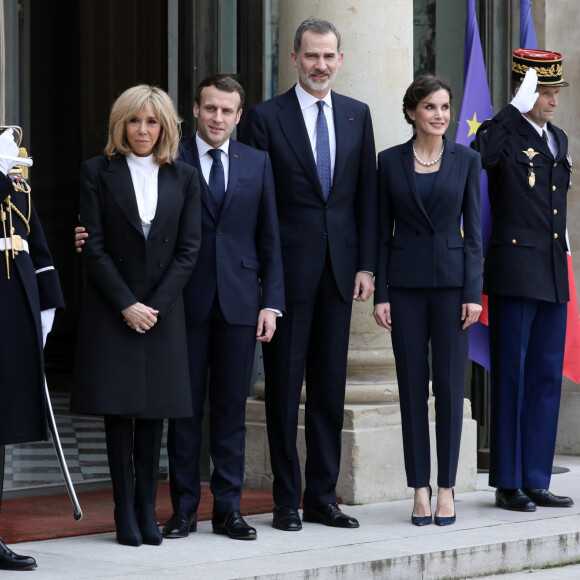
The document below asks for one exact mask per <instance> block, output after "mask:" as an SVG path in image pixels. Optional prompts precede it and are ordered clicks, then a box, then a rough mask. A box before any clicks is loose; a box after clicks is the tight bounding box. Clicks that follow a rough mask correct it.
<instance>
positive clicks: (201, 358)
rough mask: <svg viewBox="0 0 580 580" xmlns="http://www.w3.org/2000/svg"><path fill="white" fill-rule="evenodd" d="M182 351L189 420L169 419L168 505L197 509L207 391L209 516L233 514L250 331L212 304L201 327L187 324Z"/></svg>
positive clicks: (240, 476) (238, 492)
mask: <svg viewBox="0 0 580 580" xmlns="http://www.w3.org/2000/svg"><path fill="white" fill-rule="evenodd" d="M256 323H257V320H256ZM187 348H188V353H189V375H190V381H191V395H192V403H193V416H192V417H187V418H183V419H171V420H170V421H169V430H168V438H167V453H168V458H169V477H170V493H171V503H172V505H173V509H174V510H185V511H193V512H195V511H197V508H198V505H199V501H200V497H201V485H200V474H199V458H200V453H201V442H202V429H201V426H202V420H203V410H204V401H205V396H206V392H208V391H209V407H210V411H209V412H210V454H211V459H212V463H213V472H212V475H211V482H210V485H211V491H212V494H213V497H214V503H213V512H214V513H215V514H218V513H224V512H227V511H231V510H239V509H240V499H241V497H242V484H243V481H244V454H245V445H246V439H245V438H246V400H247V398H248V391H249V386H250V381H251V378H252V369H253V365H254V352H255V349H256V327H255V326H236V325H233V324H229V323H228V322H227V321H226V320H225V318H224V316H223V314H222V311H221V308H220V306H219V303H218V301H217V300H215V301H214V304H213V307H212V310H211V312H210V314H209V316H208V318H207V319H206V321H205V322H204V323H202V324H199V325H189V326H187ZM208 372H209V386H208Z"/></svg>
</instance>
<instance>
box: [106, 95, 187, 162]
mask: <svg viewBox="0 0 580 580" xmlns="http://www.w3.org/2000/svg"><path fill="white" fill-rule="evenodd" d="M147 105H150V106H151V108H152V109H153V110H154V111H155V115H156V116H157V118H158V119H159V123H160V124H161V132H160V133H159V139H158V140H157V143H155V146H154V147H153V159H154V160H155V162H156V163H157V164H158V165H163V164H164V163H173V161H174V160H175V159H177V156H178V154H179V152H178V147H179V140H180V137H181V119H180V117H179V115H178V114H177V111H176V110H175V106H174V105H173V101H172V100H171V98H170V97H169V95H168V94H167V93H166V92H165V91H164V90H162V89H160V88H159V87H153V86H150V85H137V86H135V87H131V88H130V89H127V90H126V91H124V92H123V93H121V95H119V97H118V98H117V100H116V101H115V102H114V103H113V106H112V107H111V114H110V116H109V139H108V141H107V146H106V147H105V154H106V155H107V157H109V159H110V158H111V157H113V156H114V155H116V154H117V153H120V154H121V155H128V154H129V153H131V147H130V145H129V142H128V140H127V134H126V132H125V124H126V123H127V122H128V121H129V120H130V119H131V118H132V117H134V116H135V115H136V114H137V113H138V112H139V111H140V110H141V109H142V108H143V107H146V106H147Z"/></svg>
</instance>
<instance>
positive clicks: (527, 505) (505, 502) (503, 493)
mask: <svg viewBox="0 0 580 580" xmlns="http://www.w3.org/2000/svg"><path fill="white" fill-rule="evenodd" d="M495 505H496V506H498V507H501V508H503V509H504V510H512V511H515V512H535V511H536V504H535V503H534V502H533V501H532V500H531V499H530V498H529V497H528V496H527V495H526V494H525V493H524V492H523V491H522V490H521V489H496V490H495Z"/></svg>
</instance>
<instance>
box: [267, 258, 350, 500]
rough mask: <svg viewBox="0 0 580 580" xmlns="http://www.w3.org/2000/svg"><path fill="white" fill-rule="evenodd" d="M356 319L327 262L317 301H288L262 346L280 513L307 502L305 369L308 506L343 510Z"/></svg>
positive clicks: (272, 458)
mask: <svg viewBox="0 0 580 580" xmlns="http://www.w3.org/2000/svg"><path fill="white" fill-rule="evenodd" d="M353 288H354V278H353ZM351 312H352V302H345V301H344V300H343V299H342V297H341V296H340V293H339V291H338V288H337V286H336V282H335V280H334V275H333V273H332V267H331V265H330V259H329V257H327V259H326V263H325V266H324V269H323V272H322V275H321V277H320V280H319V283H318V286H317V290H316V293H315V294H314V295H313V296H312V297H311V299H309V300H305V301H304V302H300V303H293V304H292V303H290V304H289V303H288V301H287V302H286V311H285V313H284V316H283V317H282V318H279V319H278V324H277V329H276V334H275V335H274V338H273V340H272V342H270V343H268V344H263V345H262V351H263V354H264V370H265V372H266V421H267V428H268V443H269V446H270V461H271V464H272V471H273V473H274V484H273V494H274V502H275V503H276V505H282V506H289V507H298V505H299V504H300V499H301V495H302V480H301V474H300V462H299V459H298V451H297V448H296V436H297V433H298V408H299V405H300V393H301V391H302V384H303V381H304V368H305V366H306V405H305V419H304V423H305V437H306V450H307V454H306V466H305V474H304V475H305V479H306V488H305V490H304V505H305V506H306V505H308V506H321V505H326V504H329V503H336V482H337V480H338V474H339V471H340V456H341V450H342V447H341V443H342V441H341V433H342V424H343V419H344V397H345V388H346V361H347V356H348V337H349V332H350V318H351Z"/></svg>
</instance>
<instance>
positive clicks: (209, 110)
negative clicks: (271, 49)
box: [163, 75, 284, 539]
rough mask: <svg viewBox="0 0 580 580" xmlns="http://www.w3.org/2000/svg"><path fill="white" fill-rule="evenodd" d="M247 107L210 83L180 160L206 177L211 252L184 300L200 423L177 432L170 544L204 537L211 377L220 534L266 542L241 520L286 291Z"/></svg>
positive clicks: (231, 91) (266, 164)
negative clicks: (267, 357)
mask: <svg viewBox="0 0 580 580" xmlns="http://www.w3.org/2000/svg"><path fill="white" fill-rule="evenodd" d="M243 102H244V90H243V88H242V87H241V85H240V84H239V83H237V82H236V81H235V80H233V79H232V78H230V77H227V76H225V75H217V76H214V77H210V78H208V79H205V80H204V81H202V82H201V84H200V85H199V87H198V88H197V93H196V97H195V103H194V108H193V111H194V116H195V117H196V119H197V121H198V129H197V134H196V135H195V137H193V138H191V139H190V140H189V141H186V142H185V143H183V144H182V147H181V156H180V158H181V159H182V160H184V161H186V162H187V163H190V164H192V165H194V166H195V167H197V170H198V172H199V174H200V176H201V182H202V183H201V184H202V192H201V198H202V245H201V250H200V253H199V257H198V262H197V264H196V268H195V269H194V271H193V274H192V277H191V280H190V282H189V283H188V285H187V286H186V288H185V290H184V299H185V304H186V311H185V316H186V323H187V345H188V350H189V372H190V378H191V390H192V399H193V410H194V414H193V417H190V418H187V419H179V420H176V421H171V422H170V424H169V436H168V454H169V470H170V484H171V500H172V504H173V509H174V513H173V515H172V517H171V519H170V520H169V521H168V522H167V524H166V525H165V526H164V528H163V535H164V536H165V537H167V538H180V537H185V536H187V535H188V533H189V532H190V531H195V528H196V523H197V518H196V512H197V507H198V505H199V500H200V476H199V456H200V450H201V435H202V431H201V424H202V417H203V407H204V399H205V394H206V390H207V380H208V370H209V401H210V450H211V458H212V462H213V473H212V476H211V490H212V493H213V495H214V506H213V519H212V524H213V531H214V533H223V534H227V535H229V537H231V538H235V539H254V538H256V530H255V529H254V528H252V527H250V526H249V525H247V524H246V522H245V521H244V520H243V518H242V516H241V515H240V511H239V509H240V498H241V495H242V483H243V478H244V449H245V434H246V428H245V419H246V415H245V411H246V399H247V396H248V392H249V387H250V380H251V376H252V368H253V363H254V351H255V347H256V340H258V341H261V342H264V343H265V342H269V341H270V340H271V338H272V336H273V334H274V331H275V329H276V317H277V315H279V314H280V313H281V311H282V310H284V283H283V275H282V261H281V256H280V240H279V233H278V221H277V218H276V201H275V197H274V182H273V177H272V168H271V165H270V159H269V157H268V155H267V154H266V153H264V152H262V151H258V150H256V149H253V148H251V147H248V146H247V145H243V144H241V143H237V142H236V141H233V140H231V139H230V136H231V134H232V132H233V130H234V129H235V127H236V125H237V124H238V122H239V120H240V116H241V114H242V106H243ZM216 152H217V160H216V159H215V157H216ZM220 165H222V167H221V168H220Z"/></svg>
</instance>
